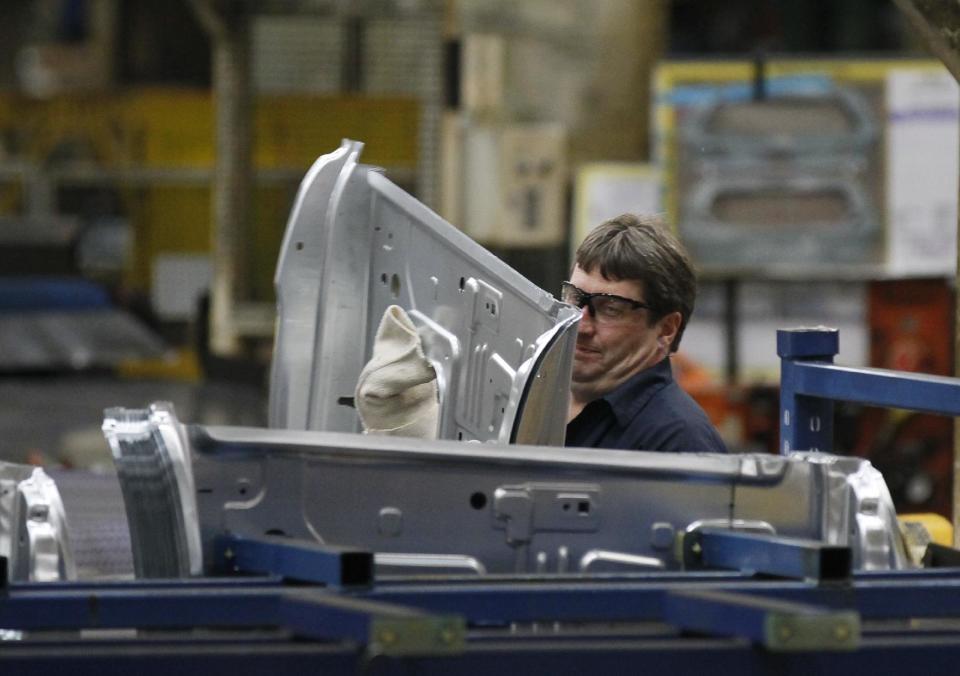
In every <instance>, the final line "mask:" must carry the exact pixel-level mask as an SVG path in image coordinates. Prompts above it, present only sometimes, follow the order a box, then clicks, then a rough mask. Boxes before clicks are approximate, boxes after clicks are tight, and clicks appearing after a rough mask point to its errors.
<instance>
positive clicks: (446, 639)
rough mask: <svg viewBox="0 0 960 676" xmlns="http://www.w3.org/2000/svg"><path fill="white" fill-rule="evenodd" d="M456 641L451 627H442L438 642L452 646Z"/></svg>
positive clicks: (455, 633)
mask: <svg viewBox="0 0 960 676" xmlns="http://www.w3.org/2000/svg"><path fill="white" fill-rule="evenodd" d="M456 640H457V632H456V631H455V630H454V629H453V627H444V628H443V629H441V630H440V642H441V643H444V644H446V645H452V644H453V643H454V642H455V641H456Z"/></svg>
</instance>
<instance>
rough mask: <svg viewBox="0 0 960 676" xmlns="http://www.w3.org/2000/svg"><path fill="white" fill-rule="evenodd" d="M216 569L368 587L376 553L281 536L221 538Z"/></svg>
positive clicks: (215, 555) (215, 549) (233, 536)
mask: <svg viewBox="0 0 960 676" xmlns="http://www.w3.org/2000/svg"><path fill="white" fill-rule="evenodd" d="M214 560H215V564H214V565H215V568H217V569H219V570H221V571H232V572H239V573H259V574H268V573H269V574H273V575H279V576H281V577H284V578H287V579H291V580H302V581H306V582H316V583H319V584H326V585H331V586H356V585H367V584H370V582H371V581H372V580H373V553H372V552H367V551H362V550H358V549H350V548H345V547H335V546H331V545H321V544H318V543H313V542H307V541H304V540H291V539H289V538H284V537H279V536H269V535H267V536H263V537H260V538H246V537H239V536H235V535H230V536H221V537H219V538H217V540H216V542H215V543H214Z"/></svg>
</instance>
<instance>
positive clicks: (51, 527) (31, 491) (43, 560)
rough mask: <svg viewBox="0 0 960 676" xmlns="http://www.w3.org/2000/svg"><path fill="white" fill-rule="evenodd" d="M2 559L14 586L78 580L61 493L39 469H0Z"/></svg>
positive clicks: (12, 466)
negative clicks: (4, 560) (19, 583)
mask: <svg viewBox="0 0 960 676" xmlns="http://www.w3.org/2000/svg"><path fill="white" fill-rule="evenodd" d="M0 556H3V557H5V558H6V560H7V578H8V579H9V580H10V581H29V582H52V581H56V580H72V579H75V578H76V576H77V571H76V566H75V564H74V560H73V554H72V550H71V548H70V536H69V530H68V528H67V517H66V513H65V511H64V508H63V502H62V500H61V499H60V493H59V491H58V490H57V485H56V483H54V481H53V479H51V478H50V477H49V476H47V474H46V473H45V472H44V471H43V470H42V469H40V468H39V467H32V466H29V465H17V464H13V463H6V462H2V463H0Z"/></svg>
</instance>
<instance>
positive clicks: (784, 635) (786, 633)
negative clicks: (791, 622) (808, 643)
mask: <svg viewBox="0 0 960 676" xmlns="http://www.w3.org/2000/svg"><path fill="white" fill-rule="evenodd" d="M777 635H778V636H779V638H780V640H781V641H783V642H784V643H786V642H787V641H789V640H790V639H791V638H793V630H792V629H790V627H787V626H781V627H780V628H779V629H778V630H777Z"/></svg>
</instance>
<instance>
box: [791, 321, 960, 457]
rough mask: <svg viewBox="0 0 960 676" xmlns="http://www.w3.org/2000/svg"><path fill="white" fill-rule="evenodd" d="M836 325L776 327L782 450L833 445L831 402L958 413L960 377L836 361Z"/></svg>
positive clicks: (824, 450) (815, 448) (956, 414)
mask: <svg viewBox="0 0 960 676" xmlns="http://www.w3.org/2000/svg"><path fill="white" fill-rule="evenodd" d="M839 346H840V335H839V331H837V330H836V329H827V328H822V327H821V328H814V329H789V330H779V331H777V354H778V355H780V359H781V361H780V452H781V453H782V454H783V455H787V454H788V453H790V452H792V451H822V452H827V453H829V452H830V451H831V449H832V448H833V402H834V401H835V400H839V401H850V402H857V403H861V404H867V405H870V406H892V407H896V408H905V409H911V410H914V411H923V412H926V413H937V414H940V415H947V416H960V378H948V377H946V376H932V375H927V374H918V373H904V372H902V371H892V370H889V369H877V368H852V367H847V366H838V365H835V364H834V363H833V358H834V357H835V356H836V355H837V353H838V352H839Z"/></svg>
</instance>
